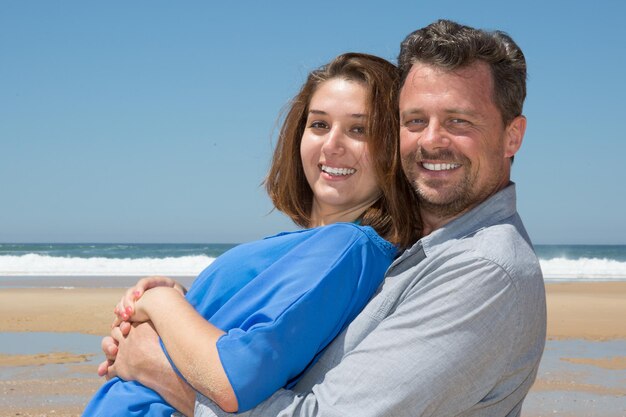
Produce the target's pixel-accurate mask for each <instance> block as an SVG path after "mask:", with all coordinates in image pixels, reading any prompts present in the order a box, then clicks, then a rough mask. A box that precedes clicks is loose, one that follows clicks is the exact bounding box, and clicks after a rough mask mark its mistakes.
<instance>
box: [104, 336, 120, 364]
mask: <svg viewBox="0 0 626 417" xmlns="http://www.w3.org/2000/svg"><path fill="white" fill-rule="evenodd" d="M102 351H103V352H104V356H106V358H107V360H109V361H111V362H113V361H115V358H116V357H117V353H118V352H119V347H118V346H117V343H116V342H115V341H114V340H113V339H112V338H109V340H108V341H107V342H106V343H105V342H104V340H103V342H102Z"/></svg>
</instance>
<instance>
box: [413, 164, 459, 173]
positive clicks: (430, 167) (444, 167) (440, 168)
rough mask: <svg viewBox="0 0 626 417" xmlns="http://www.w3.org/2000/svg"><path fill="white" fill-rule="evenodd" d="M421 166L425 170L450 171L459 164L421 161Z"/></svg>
mask: <svg viewBox="0 0 626 417" xmlns="http://www.w3.org/2000/svg"><path fill="white" fill-rule="evenodd" d="M421 165H422V168H424V169H425V170H427V171H451V170H454V169H457V168H458V167H460V166H461V164H453V163H444V162H440V163H434V162H422V163H421Z"/></svg>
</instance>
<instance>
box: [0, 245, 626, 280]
mask: <svg viewBox="0 0 626 417" xmlns="http://www.w3.org/2000/svg"><path fill="white" fill-rule="evenodd" d="M234 246H236V245H234V244H220V243H210V244H102V243H97V244H42V243H37V244H7V243H3V244H0V287H7V286H11V287H15V286H22V285H20V282H23V283H24V286H32V285H34V284H33V282H35V281H33V280H32V279H33V278H34V277H36V278H37V279H38V280H39V281H37V282H41V279H45V278H46V277H47V278H54V277H56V278H57V279H56V280H54V282H56V284H57V285H61V284H62V278H63V277H65V278H72V279H71V280H68V284H67V285H70V284H69V282H70V281H71V283H72V284H71V285H75V284H76V283H77V282H78V283H80V281H81V279H85V280H87V279H91V281H92V282H93V281H94V279H96V278H97V281H96V282H97V283H98V284H97V285H98V286H111V285H113V284H114V282H115V277H118V278H119V277H126V278H128V277H140V276H146V275H167V276H172V277H179V278H180V277H186V278H188V280H187V281H190V280H192V279H193V277H195V276H196V275H197V274H198V273H199V272H200V271H202V270H203V269H204V268H206V267H207V266H208V265H209V264H211V262H213V260H214V259H215V258H216V257H218V256H219V255H221V254H222V253H224V252H225V251H227V250H228V249H230V248H232V247H234ZM535 249H536V252H537V255H538V256H539V259H540V262H541V268H542V270H543V273H544V278H545V280H546V281H547V282H551V281H616V280H617V281H623V280H626V245H536V247H535ZM29 278H30V281H29V280H28V279H29ZM27 282H30V284H28V285H26V283H27ZM50 282H52V281H50ZM107 284H109V285H107ZM113 286H114V285H113Z"/></svg>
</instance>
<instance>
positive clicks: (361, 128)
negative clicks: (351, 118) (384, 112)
mask: <svg viewBox="0 0 626 417" xmlns="http://www.w3.org/2000/svg"><path fill="white" fill-rule="evenodd" d="M350 132H352V133H354V134H356V135H364V134H365V126H355V127H353V128H352V129H350Z"/></svg>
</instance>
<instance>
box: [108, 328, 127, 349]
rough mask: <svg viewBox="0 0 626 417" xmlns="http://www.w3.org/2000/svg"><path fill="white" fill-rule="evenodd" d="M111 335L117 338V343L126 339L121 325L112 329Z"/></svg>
mask: <svg viewBox="0 0 626 417" xmlns="http://www.w3.org/2000/svg"><path fill="white" fill-rule="evenodd" d="M111 337H112V338H113V339H114V340H115V344H116V345H117V344H119V343H120V341H121V340H123V339H124V337H125V336H124V335H123V334H122V331H121V330H120V328H119V327H114V328H112V329H111Z"/></svg>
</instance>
